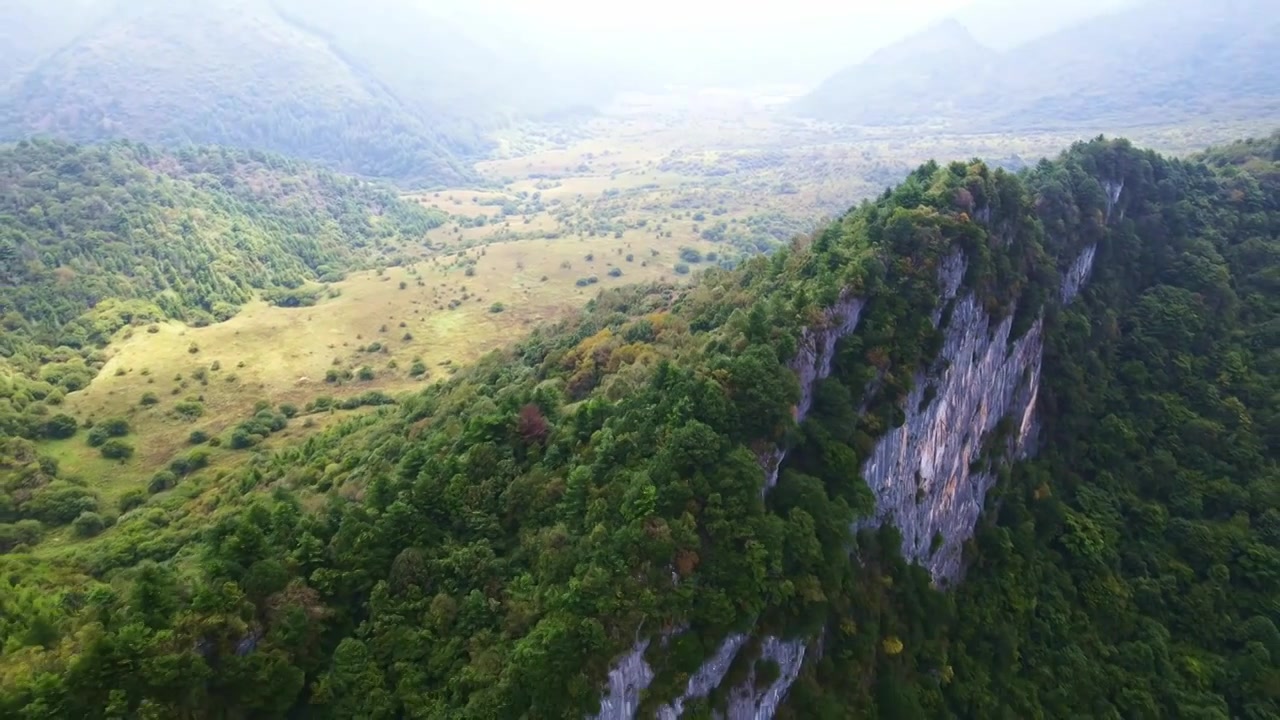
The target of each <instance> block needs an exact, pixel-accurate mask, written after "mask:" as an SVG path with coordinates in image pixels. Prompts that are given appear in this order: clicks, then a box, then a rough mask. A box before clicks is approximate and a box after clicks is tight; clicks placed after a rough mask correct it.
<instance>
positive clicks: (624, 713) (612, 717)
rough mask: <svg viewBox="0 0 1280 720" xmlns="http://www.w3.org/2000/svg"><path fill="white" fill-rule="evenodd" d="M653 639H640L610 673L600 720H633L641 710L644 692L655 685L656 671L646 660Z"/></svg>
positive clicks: (601, 705)
mask: <svg viewBox="0 0 1280 720" xmlns="http://www.w3.org/2000/svg"><path fill="white" fill-rule="evenodd" d="M648 649H649V640H648V639H645V640H637V641H636V644H635V645H634V646H632V648H631V652H628V653H627V654H626V655H623V656H622V657H621V658H619V659H618V662H617V663H615V664H614V666H613V669H612V670H610V671H609V686H608V689H607V690H606V691H605V693H604V696H603V697H601V698H600V713H599V714H597V715H596V716H595V718H596V719H597V720H631V718H634V717H635V716H636V710H637V709H639V707H640V692H641V691H642V690H644V689H645V688H647V687H649V683H651V682H653V668H651V667H649V663H648V662H647V661H646V660H645V659H644V652H645V650H648Z"/></svg>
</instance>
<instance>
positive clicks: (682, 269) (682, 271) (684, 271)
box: [675, 263, 689, 275]
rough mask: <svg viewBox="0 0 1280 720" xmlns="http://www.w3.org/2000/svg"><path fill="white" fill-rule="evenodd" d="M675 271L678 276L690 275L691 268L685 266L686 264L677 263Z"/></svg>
mask: <svg viewBox="0 0 1280 720" xmlns="http://www.w3.org/2000/svg"><path fill="white" fill-rule="evenodd" d="M675 271H676V274H677V275H688V274H689V266H688V265H685V264H684V263H676V266H675Z"/></svg>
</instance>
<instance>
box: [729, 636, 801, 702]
mask: <svg viewBox="0 0 1280 720" xmlns="http://www.w3.org/2000/svg"><path fill="white" fill-rule="evenodd" d="M805 649H806V644H805V641H804V640H799V639H796V640H779V639H778V638H776V637H766V638H765V639H764V641H763V642H762V643H761V645H760V658H759V659H757V660H756V661H755V662H754V663H752V665H751V671H750V673H749V674H748V675H747V679H746V680H744V681H742V683H740V684H739V685H737V686H736V687H734V688H733V689H732V690H730V691H729V702H728V710H727V712H726V713H725V714H724V715H723V716H722V717H724V718H726V719H727V720H769V718H772V717H773V714H774V712H776V711H777V710H778V705H779V704H781V703H782V699H783V698H785V697H786V696H787V691H788V690H790V689H791V685H792V683H794V682H795V681H796V678H797V677H799V675H800V668H801V666H803V665H804V655H805ZM761 660H768V661H772V662H774V663H777V665H778V677H777V678H776V679H775V680H774V681H773V682H771V683H769V686H768V687H766V688H763V689H761V688H758V687H756V685H757V682H756V670H757V669H758V668H759V667H760V661H761Z"/></svg>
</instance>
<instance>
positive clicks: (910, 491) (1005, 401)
mask: <svg viewBox="0 0 1280 720" xmlns="http://www.w3.org/2000/svg"><path fill="white" fill-rule="evenodd" d="M1012 325H1013V320H1012V318H1011V317H1010V318H1006V319H1005V320H1004V321H1003V322H1001V323H1000V324H999V325H998V326H997V327H996V328H994V332H993V330H992V328H991V327H990V318H989V317H988V316H987V314H986V312H984V311H983V309H982V308H981V306H980V305H979V303H978V300H977V299H976V298H975V297H974V296H973V295H972V294H971V293H970V294H966V295H964V296H963V297H961V298H959V299H958V300H957V301H956V304H955V308H954V309H953V310H952V314H951V321H950V322H949V323H948V325H947V327H946V329H945V331H944V332H945V338H946V339H945V341H944V343H943V348H942V352H941V355H940V359H941V361H942V362H941V367H942V368H943V369H942V370H941V372H940V373H937V374H935V375H932V376H925V375H923V374H919V375H917V376H916V379H915V387H914V388H913V389H912V391H911V393H910V394H909V395H908V397H907V402H906V421H905V422H904V423H903V424H902V425H901V426H900V427H898V428H894V429H892V430H890V431H889V432H887V433H885V434H884V436H883V437H881V438H880V441H879V442H878V443H876V446H875V450H874V451H873V452H872V454H871V457H870V458H869V459H868V460H867V462H866V464H865V465H864V466H863V470H862V475H863V477H864V478H865V479H866V481H867V485H868V486H870V487H871V490H872V492H873V493H874V494H875V497H876V514H875V518H874V519H873V520H872V521H871V523H870V524H872V525H880V524H882V523H886V522H887V523H892V524H894V525H896V526H897V527H898V528H899V529H900V530H901V531H902V545H903V546H902V552H903V555H904V556H905V557H906V558H907V559H909V560H912V561H915V562H917V563H919V564H921V565H923V566H925V567H927V568H928V569H929V572H930V573H932V574H933V577H934V579H935V581H937V582H938V583H939V584H947V583H949V582H951V581H953V580H955V579H956V578H957V577H958V576H959V572H960V560H961V549H962V546H963V543H964V541H965V540H967V539H968V538H969V537H970V536H972V534H973V528H974V526H975V525H976V524H977V520H978V515H979V514H981V512H982V503H983V500H984V498H985V497H986V494H987V491H988V490H989V489H990V488H991V484H992V482H994V477H993V476H992V475H991V474H989V473H972V472H971V471H970V468H971V467H972V466H973V465H975V464H978V461H979V458H980V457H981V456H982V454H983V451H984V449H986V443H987V442H988V439H989V438H990V437H991V434H992V432H993V431H994V430H995V429H996V426H997V424H998V423H1000V421H1001V420H1002V419H1004V418H1006V417H1008V418H1011V419H1013V421H1014V424H1013V429H1012V431H1011V433H1012V444H1013V453H1014V454H1015V455H1017V454H1020V453H1021V451H1022V448H1023V447H1025V446H1026V445H1027V442H1028V440H1029V439H1030V437H1031V435H1032V432H1033V430H1034V428H1035V423H1034V420H1033V416H1034V408H1035V401H1036V395H1037V391H1038V389H1039V386H1040V356H1041V350H1042V342H1041V331H1042V323H1041V321H1039V320H1037V321H1036V322H1035V324H1034V325H1032V327H1031V329H1030V330H1029V331H1027V333H1026V334H1025V335H1023V336H1022V337H1021V338H1018V339H1017V340H1016V341H1014V342H1013V343H1010V342H1009V333H1010V330H1011V328H1012ZM1002 455H1003V453H1002Z"/></svg>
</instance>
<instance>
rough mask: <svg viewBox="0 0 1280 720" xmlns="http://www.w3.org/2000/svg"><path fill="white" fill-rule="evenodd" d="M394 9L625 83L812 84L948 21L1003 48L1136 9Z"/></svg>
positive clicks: (691, 2)
mask: <svg viewBox="0 0 1280 720" xmlns="http://www.w3.org/2000/svg"><path fill="white" fill-rule="evenodd" d="M403 1H404V2H419V3H424V4H426V5H427V6H429V7H430V8H431V10H432V11H434V12H437V13H439V14H441V15H445V16H448V17H451V18H453V19H454V20H456V21H458V22H459V23H460V24H461V25H463V26H465V27H467V28H471V29H480V30H481V32H478V33H473V34H475V35H478V36H486V35H487V36H488V41H489V42H510V41H513V40H514V41H516V42H520V43H521V44H525V45H528V46H532V47H534V48H537V49H539V50H540V51H541V52H543V53H546V54H548V55H550V56H554V57H556V58H558V59H560V60H562V61H571V62H589V63H592V64H595V65H597V66H605V67H609V68H611V69H613V70H614V71H615V72H617V73H619V75H620V77H621V78H624V82H630V83H632V84H637V85H646V84H654V83H657V84H684V85H734V86H744V85H777V84H782V85H794V86H811V85H813V84H815V83H817V82H819V81H820V80H821V79H822V78H824V77H826V76H828V75H830V74H831V73H832V72H834V71H836V70H838V69H840V68H841V67H843V66H846V65H849V64H851V63H855V62H858V61H860V60H862V59H864V58H865V57H866V56H868V55H869V54H871V53H872V52H874V51H875V50H877V49H879V48H881V47H884V46H886V45H889V44H891V43H893V42H895V41H898V40H900V39H902V38H904V37H907V36H909V35H911V34H913V33H916V32H919V31H922V30H924V29H926V28H928V27H929V26H931V25H934V24H936V23H938V22H941V21H943V20H945V19H947V18H956V19H958V20H959V21H960V22H962V23H963V24H964V25H965V26H966V27H968V29H969V30H970V31H971V32H972V33H973V34H974V36H975V37H976V38H977V39H978V40H979V41H980V42H982V43H984V44H986V45H988V46H990V47H992V48H995V49H1006V48H1008V47H1012V46H1015V45H1017V44H1019V43H1022V42H1026V41H1028V40H1031V39H1034V38H1035V37H1038V36H1041V35H1045V34H1048V33H1050V32H1052V31H1054V30H1056V29H1060V28H1062V27H1065V26H1067V25H1069V24H1071V23H1073V22H1077V21H1079V20H1082V19H1085V18H1088V17H1090V16H1092V15H1097V14H1101V13H1103V12H1107V11H1110V10H1114V9H1117V8H1119V7H1123V6H1126V5H1132V4H1135V3H1136V2H1137V1H1138V0H1077V1H1076V2H1072V3H1046V2H1043V0H896V1H895V2H885V1H884V0H870V1H869V0H846V1H843V2H840V1H833V0H790V1H788V2H779V1H777V0H768V1H767V2H757V3H742V2H735V1H734V0H649V1H648V2H645V3H608V2H597V1H595V0H542V1H540V2H527V1H526V0H403ZM477 39H478V40H480V41H484V38H483V37H477Z"/></svg>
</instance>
